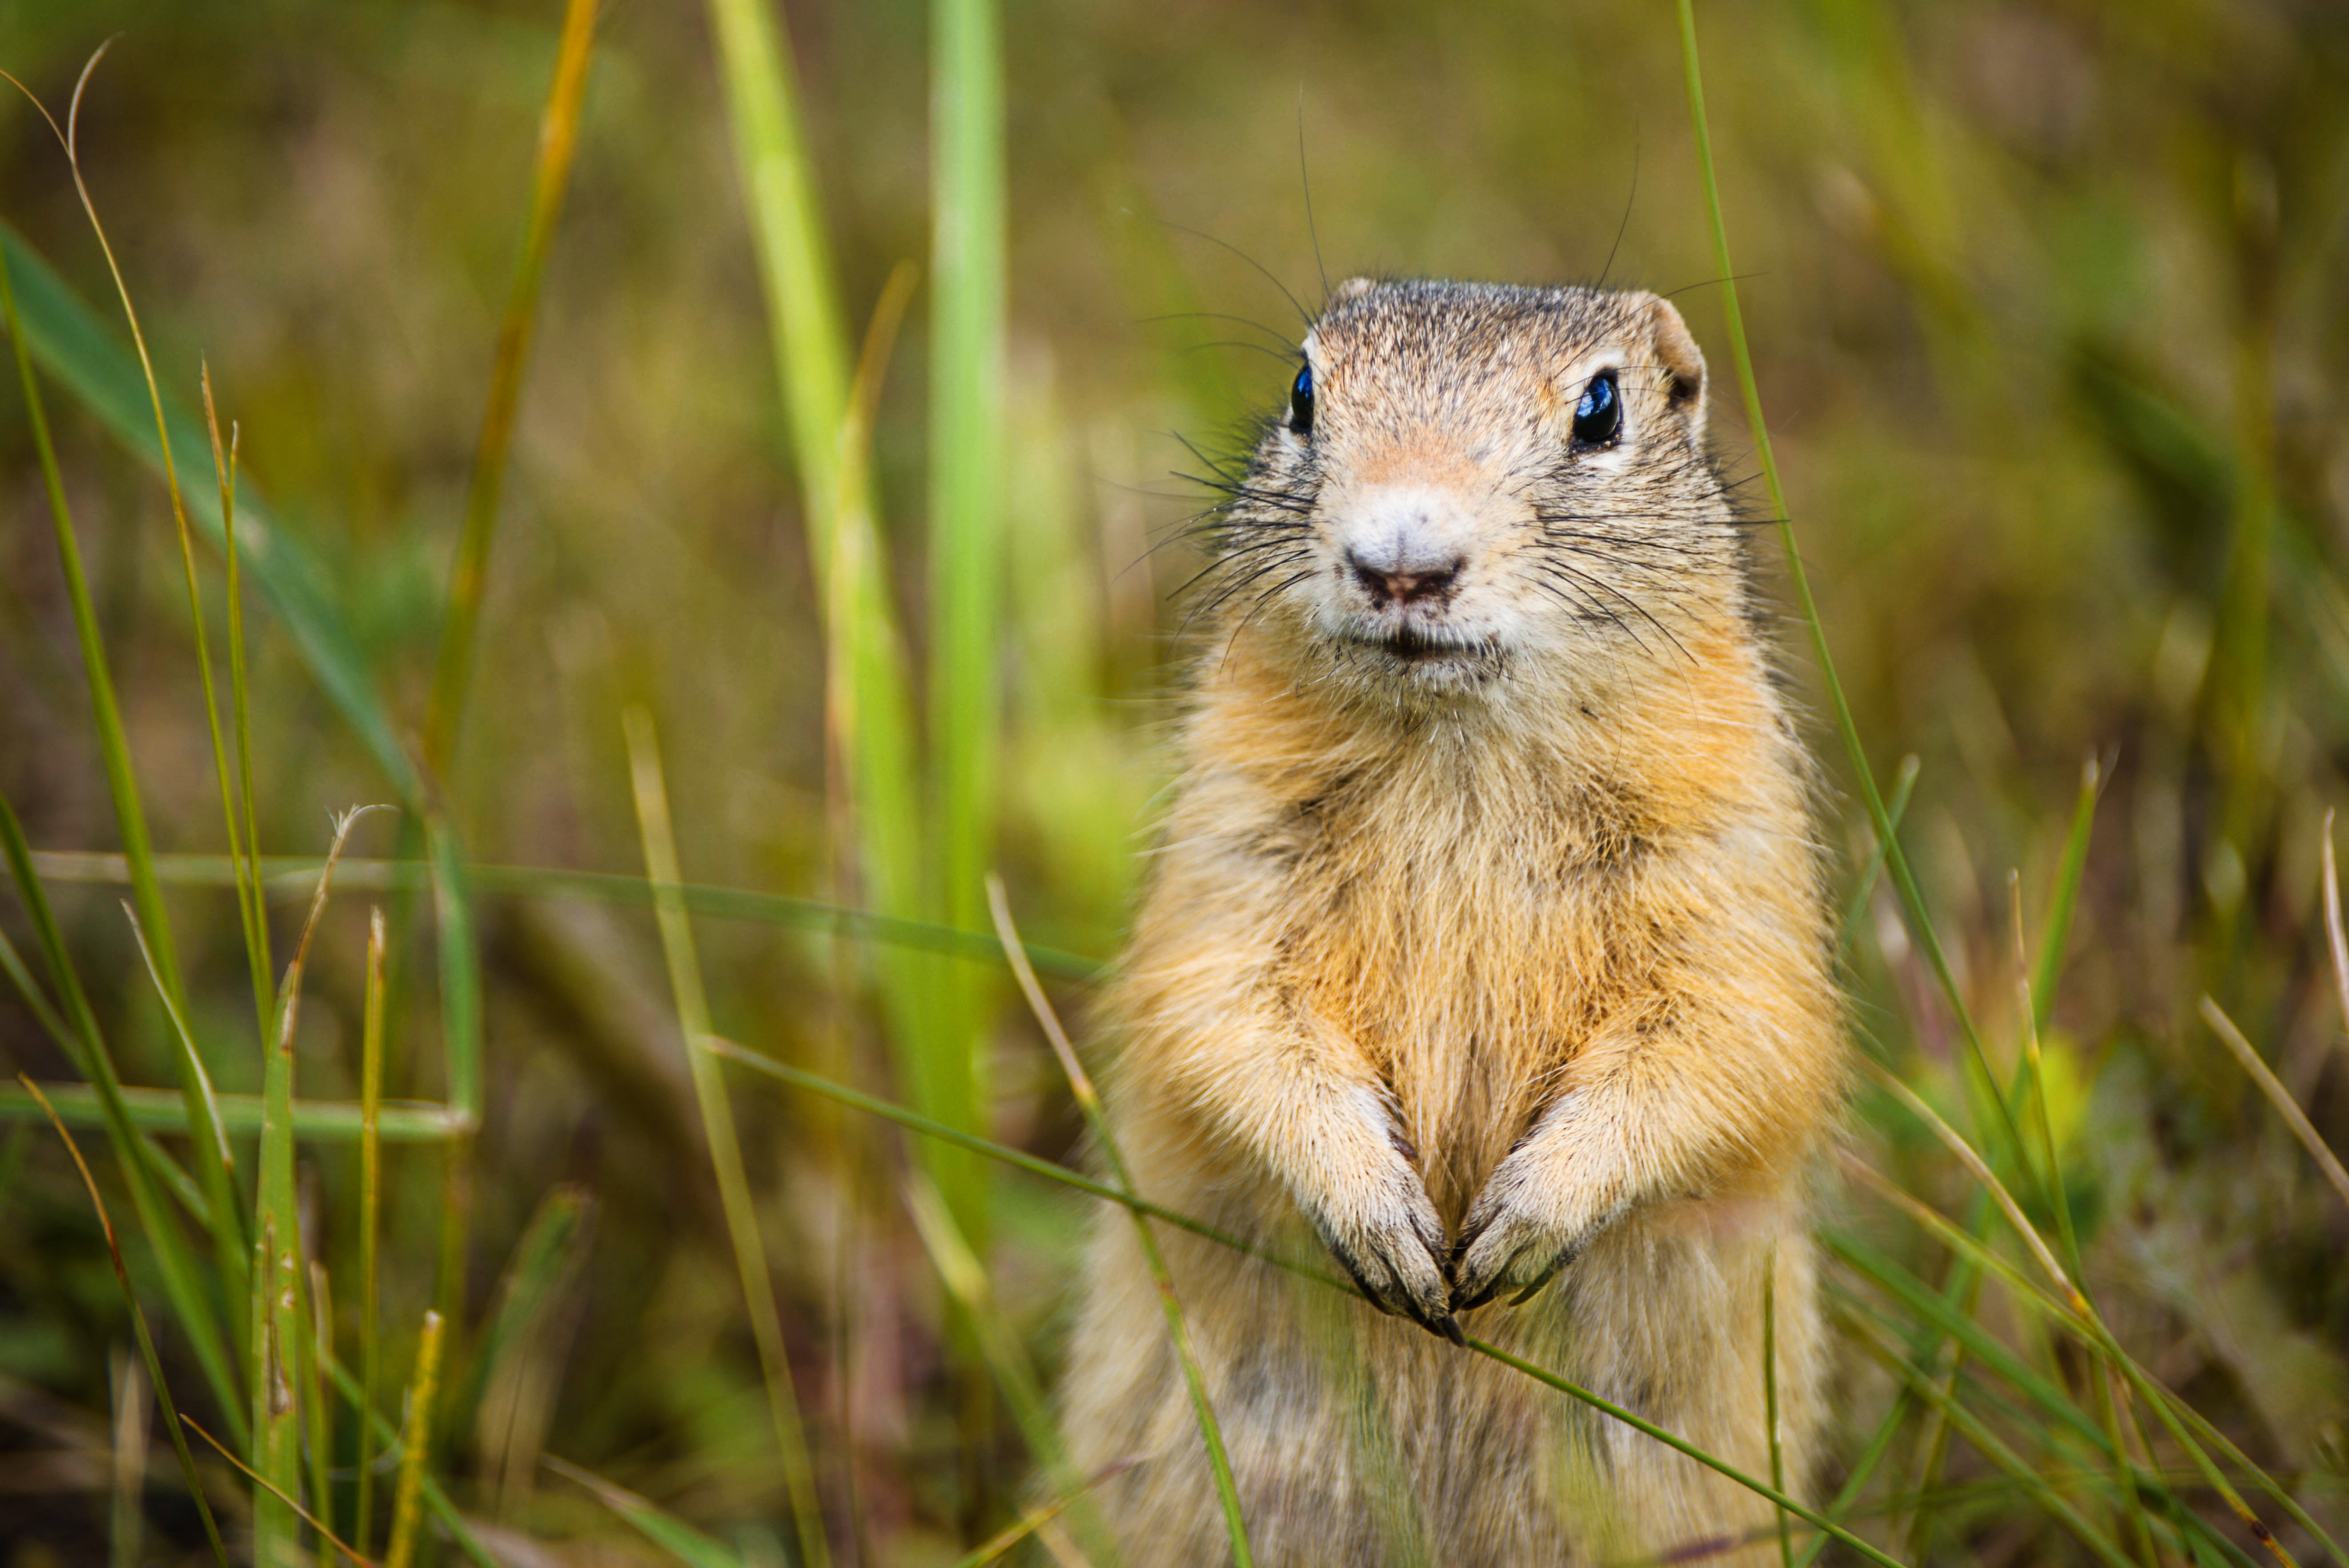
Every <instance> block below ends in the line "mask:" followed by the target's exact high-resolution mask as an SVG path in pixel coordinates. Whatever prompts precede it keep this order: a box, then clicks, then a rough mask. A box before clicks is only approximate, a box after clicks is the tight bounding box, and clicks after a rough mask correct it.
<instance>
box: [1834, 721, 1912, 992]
mask: <svg viewBox="0 0 2349 1568" xmlns="http://www.w3.org/2000/svg"><path fill="white" fill-rule="evenodd" d="M1919 769H1920V763H1919V762H1918V760H1917V754H1916V753H1915V752H1913V751H1912V752H1910V753H1909V755H1908V756H1906V757H1904V758H1901V759H1900V770H1899V772H1898V773H1896V774H1894V775H1893V777H1892V799H1891V801H1890V803H1889V804H1888V805H1887V806H1886V807H1885V812H1886V815H1887V816H1888V817H1889V819H1890V820H1891V823H1892V830H1893V831H1894V832H1896V833H1897V832H1899V830H1900V819H1901V818H1902V817H1904V816H1906V815H1908V812H1909V792H1910V791H1911V790H1913V789H1916V788H1917V774H1918V771H1919ZM1883 874H1884V841H1883V840H1882V839H1878V838H1872V837H1871V839H1870V841H1869V844H1868V863H1867V865H1865V866H1863V867H1862V868H1861V869H1860V873H1859V880H1858V881H1857V882H1855V883H1854V884H1853V885H1852V890H1851V898H1850V900H1849V901H1848V902H1847V903H1845V905H1844V909H1843V920H1842V922H1841V923H1838V924H1837V926H1836V956H1837V959H1841V958H1843V957H1845V956H1846V955H1847V954H1849V953H1850V951H1851V934H1852V933H1853V932H1855V931H1857V929H1859V923H1860V919H1861V917H1863V916H1864V915H1866V914H1867V913H1868V901H1869V900H1870V899H1872V898H1874V897H1875V896H1876V883H1877V879H1878V878H1879V877H1881V876H1882V875H1883Z"/></svg>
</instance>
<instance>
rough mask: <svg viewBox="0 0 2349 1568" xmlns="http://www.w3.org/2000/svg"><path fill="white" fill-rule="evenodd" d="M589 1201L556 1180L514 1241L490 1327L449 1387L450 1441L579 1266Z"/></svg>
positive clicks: (446, 1423)
mask: <svg viewBox="0 0 2349 1568" xmlns="http://www.w3.org/2000/svg"><path fill="white" fill-rule="evenodd" d="M590 1206H591V1201H590V1200H589V1198H588V1196H587V1192H586V1190H585V1188H581V1187H575V1186H571V1185H568V1184H566V1185H564V1186H560V1187H557V1188H555V1189H554V1191H550V1192H549V1193H547V1195H546V1196H545V1197H544V1198H543V1199H542V1200H540V1202H539V1205H538V1207H537V1209H536V1210H535V1211H533V1212H532V1214H531V1217H530V1222H529V1223H527V1224H525V1225H524V1226H523V1233H522V1239H521V1240H519V1241H517V1242H516V1243H514V1250H513V1256H512V1259H510V1260H509V1261H508V1262H507V1264H506V1270H505V1277H504V1278H503V1280H502V1281H501V1282H500V1284H499V1286H498V1298H497V1307H496V1309H495V1310H494V1311H493V1312H492V1314H491V1315H490V1326H489V1330H488V1332H487V1333H486V1334H484V1335H483V1336H481V1348H480V1349H479V1350H478V1351H476V1352H475V1353H474V1355H473V1364H472V1366H471V1368H470V1369H469V1370H468V1371H467V1372H466V1374H465V1380H464V1384H463V1386H462V1387H460V1388H454V1389H452V1390H451V1396H452V1397H451V1398H450V1399H449V1400H448V1401H447V1403H446V1406H445V1408H444V1413H443V1414H442V1416H441V1419H440V1426H441V1429H442V1430H443V1431H445V1432H447V1433H448V1434H449V1435H450V1440H451V1441H454V1440H456V1439H457V1438H458V1437H459V1436H460V1434H462V1433H463V1432H464V1431H465V1430H466V1429H467V1428H469V1427H471V1426H472V1425H473V1424H474V1422H475V1419H476V1418H477V1417H478V1415H479V1414H480V1411H481V1396H482V1394H483V1393H484V1392H485V1391H486V1390H487V1389H488V1387H489V1386H490V1379H491V1377H493V1376H494V1375H495V1374H496V1372H497V1369H498V1367H500V1366H501V1365H502V1363H503V1361H504V1359H505V1357H507V1356H508V1355H510V1354H512V1352H514V1351H515V1350H517V1349H519V1348H520V1347H521V1346H523V1344H524V1343H525V1342H526V1341H527V1340H528V1339H529V1338H530V1336H532V1335H533V1333H535V1332H536V1331H537V1328H538V1326H539V1324H540V1323H541V1321H542V1320H543V1317H544V1315H545V1313H546V1310H547V1308H548V1307H549V1306H550V1305H552V1304H553V1302H554V1299H555V1296H556V1295H557V1294H558V1293H560V1292H561V1290H562V1289H563V1286H564V1283H565V1282H566V1281H567V1280H568V1279H569V1278H570V1277H571V1275H572V1274H573V1272H574V1269H575V1268H576V1267H577V1265H578V1263H579V1248H580V1243H582V1242H584V1241H585V1239H586V1223H587V1215H588V1210H589V1208H590Z"/></svg>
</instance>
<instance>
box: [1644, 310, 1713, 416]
mask: <svg viewBox="0 0 2349 1568" xmlns="http://www.w3.org/2000/svg"><path fill="white" fill-rule="evenodd" d="M1648 330H1649V334H1650V336H1651V339H1652V340H1653V346H1654V349H1655V355H1656V366H1657V368H1658V370H1659V371H1660V372H1661V387H1662V390H1663V394H1664V406H1665V407H1668V408H1670V409H1671V411H1672V412H1674V413H1676V414H1678V415H1680V416H1681V417H1682V418H1684V419H1686V420H1687V421H1688V422H1689V433H1690V434H1691V435H1692V436H1694V435H1699V434H1702V431H1703V429H1704V353H1703V351H1702V349H1700V348H1698V347H1697V346H1696V339H1695V338H1693V337H1692V336H1690V335H1689V329H1688V323H1686V322H1684V321H1682V319H1681V313H1680V312H1679V310H1677V309H1676V308H1674V306H1673V304H1672V302H1671V301H1670V300H1668V299H1661V298H1659V297H1657V296H1656V295H1653V294H1651V295H1650V296H1649V297H1648Z"/></svg>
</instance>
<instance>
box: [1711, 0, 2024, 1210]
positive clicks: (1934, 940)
mask: <svg viewBox="0 0 2349 1568" xmlns="http://www.w3.org/2000/svg"><path fill="white" fill-rule="evenodd" d="M1678 5H1679V13H1680V33H1681V61H1682V67H1683V71H1684V74H1685V76H1686V78H1687V84H1688V99H1689V120H1690V123H1691V125H1692V128H1693V129H1694V130H1695V133H1696V154H1697V166H1698V170H1699V172H1700V174H1701V176H1702V181H1703V185H1704V198H1705V207H1706V211H1707V213H1708V215H1709V216H1710V218H1711V220H1712V226H1713V254H1714V259H1715V261H1717V262H1718V263H1719V264H1720V268H1721V273H1720V276H1721V301H1722V314H1723V316H1724V318H1725V319H1726V322H1727V325H1728V329H1729V347H1730V354H1731V357H1732V358H1733V361H1734V362H1735V364H1736V366H1737V385H1738V389H1739V391H1740V392H1741V393H1742V394H1743V395H1744V402H1745V418H1746V423H1747V426H1748V427H1749V428H1750V431H1751V434H1752V436H1753V438H1754V456H1755V457H1756V459H1758V460H1759V462H1760V464H1761V468H1762V479H1763V482H1764V485H1765V486H1766V487H1767V489H1768V490H1769V494H1770V505H1771V508H1772V510H1773V511H1774V512H1775V514H1776V517H1777V520H1778V542H1779V545H1780V548H1781V550H1782V552H1783V553H1784V556H1785V563H1786V581H1787V584H1788V586H1789V587H1791V588H1792V589H1793V591H1794V595H1795V608H1796V610H1797V611H1798V613H1799V614H1801V616H1802V620H1803V624H1804V626H1805V628H1806V630H1807V631H1808V632H1809V634H1810V641H1811V652H1812V655H1813V656H1814V657H1815V658H1816V660H1817V662H1818V669H1819V679H1820V682H1821V684H1822V685H1824V686H1826V693H1827V703H1828V707H1830V708H1831V709H1833V711H1834V713H1835V717H1836V728H1837V733H1838V734H1839V735H1840V736H1841V737H1842V738H1843V743H1844V750H1845V752H1846V753H1847V756H1848V757H1849V758H1850V761H1851V769H1852V772H1853V774H1854V775H1855V776H1856V777H1857V781H1858V784H1859V791H1860V798H1861V799H1863V800H1865V801H1866V802H1867V804H1868V820H1869V821H1870V823H1871V824H1872V825H1873V826H1874V828H1875V830H1876V839H1877V842H1878V843H1879V844H1880V845H1882V846H1883V849H1884V857H1885V866H1886V868H1887V869H1888V870H1889V871H1890V872H1891V873H1892V884H1893V886H1894V887H1895V888H1896V889H1898V890H1899V893H1900V902H1901V904H1902V906H1903V907H1904V908H1905V909H1906V910H1907V912H1908V914H1909V926H1910V930H1911V932H1912V934H1913V935H1914V938H1915V940H1916V942H1917V944H1918V945H1919V946H1920V947H1921V948H1923V949H1924V951H1925V957H1926V961H1927V963H1928V964H1929V965H1930V967H1931V969H1932V971H1933V975H1934V978H1935V979H1936V980H1937V981H1938V982H1939V983H1940V988H1941V992H1942V995H1944V996H1945V997H1947V998H1948V1000H1949V1004H1950V1010H1951V1013H1952V1015H1954V1016H1955V1017H1956V1019H1957V1022H1958V1030H1959V1033H1960V1034H1961V1036H1962V1037H1964V1039H1965V1042H1966V1052H1967V1059H1968V1061H1969V1062H1970V1063H1971V1065H1972V1067H1973V1069H1974V1071H1975V1072H1976V1073H1977V1074H1978V1075H1979V1076H1980V1078H1981V1079H1982V1084H1983V1085H1984V1087H1985V1088H1988V1090H1989V1093H1990V1098H1991V1099H1992V1101H1993V1102H1994V1103H1995V1106H1996V1109H1998V1112H1999V1115H2000V1118H2001V1125H2002V1131H2003V1132H2004V1134H2005V1143H2004V1145H2003V1147H2002V1153H2005V1154H2009V1155H2012V1156H2014V1157H2016V1158H2018V1159H2019V1158H2020V1157H2021V1155H2022V1151H2023V1137H2022V1134H2021V1133H2020V1132H2019V1131H2018V1130H2016V1128H2015V1126H2014V1120H2013V1115H2012V1113H2011V1112H2010V1111H2009V1109H2008V1107H2007V1102H2006V1100H2005V1098H2004V1097H2003V1096H2001V1095H1999V1094H1998V1092H1997V1088H1996V1086H1997V1081H1998V1080H1997V1077H1996V1075H1995V1074H1994V1073H1993V1072H1992V1070H1991V1066H1990V1057H1989V1054H1988V1053H1987V1052H1986V1051H1985V1050H1984V1049H1983V1047H1982V1035H1981V1032H1980V1031H1979V1030H1978V1029H1977V1028H1976V1027H1975V1026H1974V1021H1973V1014H1972V1012H1971V1010H1970V1009H1969V1008H1968V1007H1967V1006H1966V1000H1965V995H1964V992H1963V990H1962V989H1961V987H1960V986H1959V985H1958V980H1957V975H1956V973H1955V972H1954V971H1953V970H1952V969H1951V967H1950V960H1949V954H1947V953H1945V952H1944V951H1943V950H1942V947H1941V939H1940V933H1939V932H1938V931H1937V930H1936V929H1935V928H1934V925H1933V922H1932V918H1931V916H1930V913H1929V912H1928V911H1927V910H1926V907H1925V897H1924V893H1923V892H1922V890H1921V889H1920V887H1919V886H1918V882H1917V878H1916V874H1915V872H1913V871H1911V869H1910V868H1909V857H1908V856H1907V854H1905V853H1904V852H1903V851H1902V850H1901V848H1900V837H1899V832H1898V830H1896V828H1895V826H1894V824H1893V821H1892V818H1891V814H1890V813H1889V811H1888V810H1886V809H1885V804H1884V797H1883V794H1882V793H1881V791H1879V790H1878V789H1877V787H1876V772H1875V769H1873V768H1871V767H1870V766H1869V764H1868V748H1866V746H1864V745H1863V744H1862V743H1861V741H1860V738H1859V725H1858V722H1857V720H1856V719H1854V718H1853V717H1852V712H1851V704H1850V703H1849V701H1847V699H1846V698H1845V696H1844V689H1843V677H1842V676H1840V675H1839V674H1837V670H1836V663H1835V655H1834V653H1833V652H1832V651H1831V650H1830V649H1829V648H1828V646H1827V634H1826V624H1825V623H1824V622H1822V621H1821V620H1820V619H1819V607H1818V603H1817V601H1816V599H1814V598H1813V597H1812V594H1811V582H1810V577H1809V575H1808V574H1807V573H1806V572H1805V571H1804V570H1803V556H1802V552H1801V551H1800V550H1799V549H1798V548H1797V547H1796V545H1795V520H1794V513H1793V512H1792V511H1790V510H1789V509H1788V508H1787V505H1786V490H1785V485H1784V484H1783V483H1781V482H1780V480H1779V477H1778V459H1776V457H1775V456H1774V455H1773V453H1772V451H1771V448H1770V428H1769V424H1768V422H1767V421H1766V420H1764V418H1763V417H1762V391H1761V387H1759V385H1758V384H1757V383H1756V382H1755V381H1754V356H1753V353H1752V351H1751V350H1750V349H1749V348H1748V347H1747V346H1746V342H1745V317H1744V312H1743V311H1742V310H1741V309H1740V308H1739V306H1738V303H1737V272H1736V269H1735V267H1733V265H1731V263H1730V259H1729V227H1728V223H1727V222H1726V221H1725V220H1724V219H1723V216H1722V211H1721V186H1720V181H1718V179H1717V178H1716V177H1715V175H1714V172H1713V133H1712V131H1711V129H1709V128H1708V126H1707V124H1706V120H1705V113H1704V81H1703V77H1702V72H1701V70H1700V68H1699V65H1698V57H1697V46H1696V12H1695V10H1694V8H1693V5H1692V0H1678ZM2025 1168H2026V1169H2027V1168H2028V1167H2027V1165H2026V1167H2025Z"/></svg>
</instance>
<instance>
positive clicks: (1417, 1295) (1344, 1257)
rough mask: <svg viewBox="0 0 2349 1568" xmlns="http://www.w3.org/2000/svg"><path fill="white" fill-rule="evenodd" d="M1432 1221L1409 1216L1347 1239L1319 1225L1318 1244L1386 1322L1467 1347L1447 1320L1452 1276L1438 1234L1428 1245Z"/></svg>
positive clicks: (1455, 1324)
mask: <svg viewBox="0 0 2349 1568" xmlns="http://www.w3.org/2000/svg"><path fill="white" fill-rule="evenodd" d="M1432 1224H1433V1218H1432V1214H1431V1215H1419V1214H1413V1215H1410V1216H1409V1217H1408V1219H1407V1221H1406V1222H1404V1223H1402V1224H1399V1225H1394V1226H1391V1227H1388V1228H1384V1229H1382V1230H1379V1231H1365V1232H1361V1233H1357V1234H1356V1235H1354V1236H1351V1237H1340V1236H1338V1235H1335V1234H1333V1233H1331V1231H1330V1227H1328V1226H1327V1225H1322V1226H1320V1227H1319V1229H1320V1231H1321V1240H1322V1243H1323V1244H1324V1245H1326V1246H1327V1247H1328V1248H1329V1249H1330V1256H1332V1257H1334V1258H1336V1259H1337V1260H1338V1264H1339V1266H1340V1267H1341V1268H1343V1269H1344V1270H1345V1271H1346V1273H1347V1274H1348V1275H1349V1276H1350V1278H1351V1279H1352V1280H1353V1282H1354V1284H1355V1285H1356V1286H1357V1287H1358V1288H1359V1289H1360V1290H1361V1293H1362V1295H1363V1298H1364V1299H1365V1300H1367V1301H1369V1302H1370V1304H1371V1305H1372V1306H1374V1307H1377V1308H1378V1309H1379V1310H1380V1311H1381V1312H1383V1313H1386V1314H1387V1315H1390V1316H1402V1317H1408V1318H1410V1319H1411V1320H1412V1321H1413V1322H1414V1323H1416V1324H1418V1325H1419V1326H1421V1327H1422V1328H1424V1329H1426V1330H1427V1331H1428V1332H1429V1333H1430V1334H1433V1335H1435V1336H1438V1337H1439V1338H1444V1339H1449V1340H1451V1341H1452V1342H1453V1343H1454V1344H1455V1345H1459V1344H1464V1343H1466V1336H1464V1335H1463V1334H1462V1332H1461V1329H1460V1325H1459V1323H1458V1322H1457V1321H1456V1320H1454V1317H1453V1315H1452V1305H1451V1295H1452V1282H1451V1271H1450V1270H1449V1269H1448V1268H1447V1267H1446V1266H1445V1264H1446V1261H1447V1259H1446V1249H1445V1248H1444V1245H1443V1243H1442V1239H1441V1235H1440V1233H1439V1234H1438V1236H1437V1239H1436V1240H1435V1241H1434V1242H1433V1243H1431V1242H1430V1240H1429V1236H1428V1232H1429V1229H1430V1228H1431V1226H1432Z"/></svg>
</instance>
